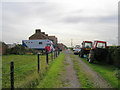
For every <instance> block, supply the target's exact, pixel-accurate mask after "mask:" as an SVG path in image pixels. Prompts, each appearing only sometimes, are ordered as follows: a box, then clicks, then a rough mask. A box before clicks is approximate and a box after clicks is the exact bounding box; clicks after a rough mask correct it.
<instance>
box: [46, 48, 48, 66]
mask: <svg viewBox="0 0 120 90" xmlns="http://www.w3.org/2000/svg"><path fill="white" fill-rule="evenodd" d="M46 61H47V64H48V50H46Z"/></svg>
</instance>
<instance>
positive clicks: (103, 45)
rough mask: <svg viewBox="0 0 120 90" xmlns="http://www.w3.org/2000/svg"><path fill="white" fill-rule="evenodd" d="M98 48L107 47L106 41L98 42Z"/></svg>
mask: <svg viewBox="0 0 120 90" xmlns="http://www.w3.org/2000/svg"><path fill="white" fill-rule="evenodd" d="M97 48H105V43H97Z"/></svg>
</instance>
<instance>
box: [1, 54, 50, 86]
mask: <svg viewBox="0 0 120 90" xmlns="http://www.w3.org/2000/svg"><path fill="white" fill-rule="evenodd" d="M50 58H51V57H50V55H49V60H51V59H50ZM11 61H14V70H15V71H14V86H15V88H19V87H20V88H31V87H35V85H37V84H38V83H39V82H38V80H39V79H40V78H41V77H42V76H44V73H45V72H46V71H47V70H46V68H48V67H49V65H47V63H46V56H45V55H40V73H39V74H38V72H37V55H4V56H2V75H3V76H2V88H10V62H11ZM50 62H51V61H49V63H50Z"/></svg>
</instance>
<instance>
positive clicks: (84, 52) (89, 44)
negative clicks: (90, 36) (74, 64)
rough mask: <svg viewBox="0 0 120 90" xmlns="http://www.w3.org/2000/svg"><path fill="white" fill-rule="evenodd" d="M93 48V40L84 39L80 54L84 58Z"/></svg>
mask: <svg viewBox="0 0 120 90" xmlns="http://www.w3.org/2000/svg"><path fill="white" fill-rule="evenodd" d="M91 48H92V41H83V42H82V48H81V51H80V52H79V56H80V57H81V58H83V57H84V55H87V54H89V52H90V50H91Z"/></svg>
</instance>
